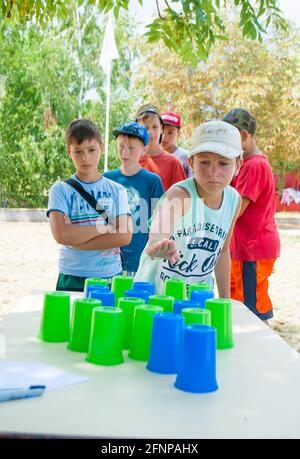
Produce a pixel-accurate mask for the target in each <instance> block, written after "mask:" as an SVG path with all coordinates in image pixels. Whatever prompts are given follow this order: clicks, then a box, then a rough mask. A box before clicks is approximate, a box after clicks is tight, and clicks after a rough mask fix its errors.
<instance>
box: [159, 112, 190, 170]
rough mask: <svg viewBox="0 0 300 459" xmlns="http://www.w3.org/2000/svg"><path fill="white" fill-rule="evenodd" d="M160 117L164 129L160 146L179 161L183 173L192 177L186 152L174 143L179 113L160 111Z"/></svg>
mask: <svg viewBox="0 0 300 459" xmlns="http://www.w3.org/2000/svg"><path fill="white" fill-rule="evenodd" d="M161 118H162V120H163V123H164V131H163V136H162V141H161V146H162V147H163V149H164V150H165V151H167V152H168V153H171V154H173V155H175V156H176V157H177V158H178V159H179V161H180V162H181V165H182V167H183V170H184V172H185V175H186V176H187V177H188V178H189V177H192V176H193V172H192V169H191V168H190V166H189V162H188V159H187V152H186V151H185V150H183V149H182V148H179V147H178V146H177V145H176V143H177V141H178V138H179V136H180V129H181V118H180V115H178V114H177V113H174V112H162V113H161Z"/></svg>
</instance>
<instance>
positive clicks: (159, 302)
mask: <svg viewBox="0 0 300 459" xmlns="http://www.w3.org/2000/svg"><path fill="white" fill-rule="evenodd" d="M149 304H154V305H155V306H161V307H162V308H163V310H164V312H173V305H174V297H173V296H165V295H151V296H149Z"/></svg>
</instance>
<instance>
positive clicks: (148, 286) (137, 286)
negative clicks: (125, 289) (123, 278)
mask: <svg viewBox="0 0 300 459" xmlns="http://www.w3.org/2000/svg"><path fill="white" fill-rule="evenodd" d="M132 289H133V290H144V291H146V292H148V293H149V295H154V293H155V285H154V284H153V283H152V282H134V283H133V286H132Z"/></svg>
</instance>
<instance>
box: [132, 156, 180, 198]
mask: <svg viewBox="0 0 300 459" xmlns="http://www.w3.org/2000/svg"><path fill="white" fill-rule="evenodd" d="M140 165H141V166H142V167H143V168H144V169H147V171H150V172H154V174H157V175H159V176H160V178H161V181H162V184H163V187H164V190H165V191H167V190H168V189H169V188H170V187H171V186H172V185H174V183H177V182H181V181H182V180H185V179H186V175H185V172H184V170H183V167H182V165H181V163H180V161H179V159H178V158H177V157H176V156H173V155H170V153H167V152H165V151H162V152H161V153H159V154H158V155H153V156H152V155H151V156H150V155H144V156H141V158H140Z"/></svg>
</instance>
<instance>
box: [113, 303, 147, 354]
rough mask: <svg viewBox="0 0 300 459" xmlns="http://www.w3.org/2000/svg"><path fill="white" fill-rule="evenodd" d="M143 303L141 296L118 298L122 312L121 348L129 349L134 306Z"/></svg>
mask: <svg viewBox="0 0 300 459" xmlns="http://www.w3.org/2000/svg"><path fill="white" fill-rule="evenodd" d="M142 304H145V300H143V299H142V298H133V297H126V298H119V303H118V307H119V308H120V309H122V311H123V312H124V340H123V349H129V347H130V343H131V335H132V325H133V317H134V311H135V308H136V306H140V305H142Z"/></svg>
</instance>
